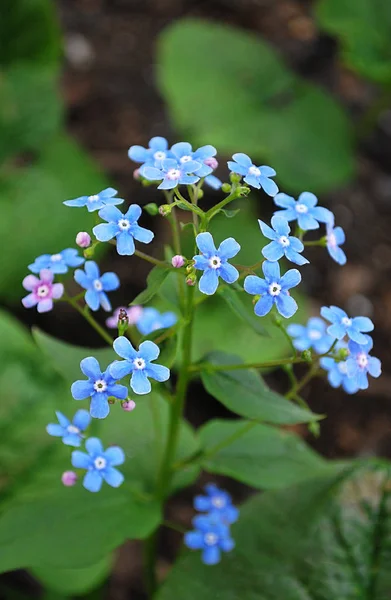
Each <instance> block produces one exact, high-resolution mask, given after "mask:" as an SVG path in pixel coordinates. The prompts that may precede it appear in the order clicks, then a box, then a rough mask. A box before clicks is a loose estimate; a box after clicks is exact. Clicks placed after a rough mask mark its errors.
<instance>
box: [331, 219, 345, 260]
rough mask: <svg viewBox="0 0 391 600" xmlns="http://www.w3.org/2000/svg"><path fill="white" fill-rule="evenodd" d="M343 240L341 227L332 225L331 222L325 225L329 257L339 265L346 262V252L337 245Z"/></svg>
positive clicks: (343, 233)
mask: <svg viewBox="0 0 391 600" xmlns="http://www.w3.org/2000/svg"><path fill="white" fill-rule="evenodd" d="M344 242H345V232H344V230H343V229H342V227H334V225H333V224H332V223H328V224H327V225H326V246H327V250H328V253H329V254H330V256H331V258H332V259H333V260H335V262H336V263H338V264H339V265H345V264H346V254H345V252H344V251H343V250H342V249H341V248H340V247H339V246H341V244H343V243H344Z"/></svg>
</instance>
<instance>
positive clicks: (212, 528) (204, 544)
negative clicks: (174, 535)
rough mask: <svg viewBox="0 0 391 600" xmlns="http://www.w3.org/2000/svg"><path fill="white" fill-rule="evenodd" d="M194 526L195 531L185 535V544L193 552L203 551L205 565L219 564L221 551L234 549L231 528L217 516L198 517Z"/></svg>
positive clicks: (202, 556) (194, 520)
mask: <svg viewBox="0 0 391 600" xmlns="http://www.w3.org/2000/svg"><path fill="white" fill-rule="evenodd" d="M193 525H194V530H193V531H188V532H187V533H185V537H184V543H185V545H186V546H187V547H188V548H190V549H191V550H201V551H202V554H201V558H202V562H203V563H204V564H206V565H215V564H217V563H218V562H220V558H221V551H223V552H230V551H231V550H232V549H233V548H234V546H235V543H234V541H233V539H232V538H231V535H230V531H229V528H228V527H227V525H225V524H224V523H223V522H222V521H221V519H220V518H219V517H218V516H217V515H216V514H209V515H198V516H197V517H194V519H193Z"/></svg>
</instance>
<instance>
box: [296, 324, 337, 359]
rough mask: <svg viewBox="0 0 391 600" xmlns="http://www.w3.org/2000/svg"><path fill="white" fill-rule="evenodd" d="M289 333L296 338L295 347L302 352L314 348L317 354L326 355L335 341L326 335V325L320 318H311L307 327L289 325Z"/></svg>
mask: <svg viewBox="0 0 391 600" xmlns="http://www.w3.org/2000/svg"><path fill="white" fill-rule="evenodd" d="M287 332H288V333H289V335H290V336H291V337H292V338H294V340H293V345H294V347H295V348H296V350H299V351H300V352H303V351H304V350H308V349H309V348H313V349H314V350H315V352H317V354H325V352H327V351H328V350H329V349H330V348H331V346H332V344H333V341H334V339H333V338H332V337H331V336H330V335H329V334H328V333H326V323H325V322H324V321H323V320H322V319H319V317H311V318H310V319H308V323H307V325H296V324H292V325H288V327H287Z"/></svg>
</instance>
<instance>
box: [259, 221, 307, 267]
mask: <svg viewBox="0 0 391 600" xmlns="http://www.w3.org/2000/svg"><path fill="white" fill-rule="evenodd" d="M258 223H259V226H260V228H261V231H262V233H263V235H264V236H265V237H266V238H268V239H269V240H272V241H271V242H270V244H268V245H267V246H265V247H264V248H263V249H262V254H263V256H264V257H265V258H266V259H267V260H270V261H272V262H274V261H276V260H280V258H282V257H283V256H285V257H286V258H287V259H288V260H290V261H291V262H293V263H295V264H296V265H305V264H306V263H308V262H309V261H308V260H307V259H306V258H304V256H301V254H299V252H303V250H304V244H303V242H301V241H300V240H299V239H298V238H296V237H293V236H290V235H289V232H290V230H291V228H290V227H289V225H288V221H287V220H286V219H284V218H283V217H280V216H278V215H274V216H273V217H272V220H271V224H272V227H269V225H266V223H264V222H263V221H261V220H260V219H259V220H258Z"/></svg>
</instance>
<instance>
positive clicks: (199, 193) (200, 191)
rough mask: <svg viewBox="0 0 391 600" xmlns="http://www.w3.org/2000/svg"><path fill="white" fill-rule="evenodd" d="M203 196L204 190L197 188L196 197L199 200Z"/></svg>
mask: <svg viewBox="0 0 391 600" xmlns="http://www.w3.org/2000/svg"><path fill="white" fill-rule="evenodd" d="M203 197H204V190H201V189H199V190H198V192H197V198H198V200H201V198H203Z"/></svg>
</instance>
